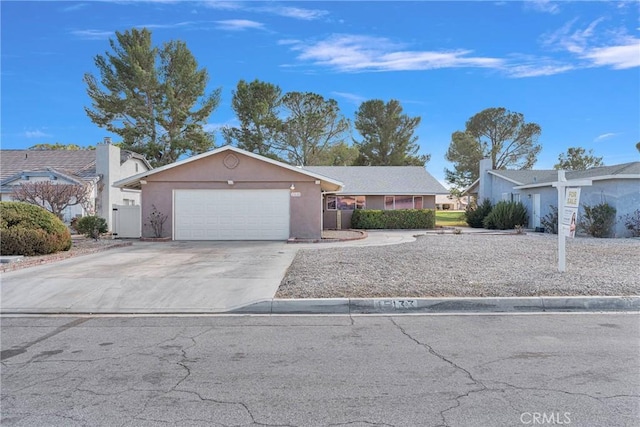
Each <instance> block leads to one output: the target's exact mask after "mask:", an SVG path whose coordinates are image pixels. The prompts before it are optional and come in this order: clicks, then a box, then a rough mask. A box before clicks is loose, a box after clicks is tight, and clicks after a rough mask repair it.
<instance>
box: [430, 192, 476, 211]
mask: <svg viewBox="0 0 640 427" xmlns="http://www.w3.org/2000/svg"><path fill="white" fill-rule="evenodd" d="M467 199H468V197H456V196H454V195H453V194H446V195H445V194H439V195H437V196H436V209H438V210H445V211H446V210H453V211H463V210H465V209H466V207H467V204H468V203H469V201H468V200H467Z"/></svg>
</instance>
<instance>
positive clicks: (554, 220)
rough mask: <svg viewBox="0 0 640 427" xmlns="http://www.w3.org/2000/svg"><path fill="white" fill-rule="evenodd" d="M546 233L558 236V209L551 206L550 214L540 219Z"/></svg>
mask: <svg viewBox="0 0 640 427" xmlns="http://www.w3.org/2000/svg"><path fill="white" fill-rule="evenodd" d="M540 224H542V226H543V227H544V231H545V233H550V234H558V207H557V206H553V205H549V213H548V214H546V215H545V216H543V217H542V218H541V219H540Z"/></svg>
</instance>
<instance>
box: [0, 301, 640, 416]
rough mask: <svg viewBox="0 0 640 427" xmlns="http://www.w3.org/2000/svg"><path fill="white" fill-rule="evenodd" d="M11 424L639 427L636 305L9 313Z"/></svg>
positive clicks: (5, 393) (5, 368) (5, 327)
mask: <svg viewBox="0 0 640 427" xmlns="http://www.w3.org/2000/svg"><path fill="white" fill-rule="evenodd" d="M0 327H1V332H2V342H1V344H2V345H1V350H2V356H1V358H2V361H1V367H2V370H1V378H0V379H1V384H2V388H1V399H2V400H1V403H2V406H1V412H0V414H1V415H0V416H1V418H0V423H1V424H2V425H3V426H5V425H6V426H14V425H18V426H34V425H54V426H80V425H91V426H107V425H108V426H155V425H187V426H201V425H202V426H205V425H207V426H210V425H218V426H231V425H233V426H250V425H268V426H271V425H273V426H276V425H278V426H330V425H348V426H372V425H373V426H518V425H530V426H533V425H554V424H555V425H571V426H630V425H637V422H638V420H639V419H640V371H639V369H638V366H639V355H640V317H639V316H638V314H637V313H636V314H625V313H617V314H613V313H611V314H576V313H570V314H530V315H513V314H510V315H506V314H505V315H430V316H421V315H407V316H393V317H391V316H207V317H189V316H175V317H151V316H150V317H64V316H58V317H53V316H52V317H2V319H1V324H0Z"/></svg>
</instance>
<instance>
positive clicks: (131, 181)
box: [113, 145, 344, 188]
mask: <svg viewBox="0 0 640 427" xmlns="http://www.w3.org/2000/svg"><path fill="white" fill-rule="evenodd" d="M225 151H233V152H236V153H238V154H242V155H245V156H247V157H251V158H253V159H256V160H260V161H263V162H265V163H270V164H272V165H275V166H279V167H281V168H284V169H288V170H290V171H294V172H298V173H300V174H302V175H306V176H309V177H312V178H316V179H320V180H321V181H325V182H328V183H330V184H333V185H335V186H337V187H339V188H342V187H344V184H343V183H342V182H340V181H336V180H334V179H332V178H329V177H326V176H323V175H320V174H317V173H313V172H309V171H308V170H305V169H301V168H299V167H296V166H291V165H288V164H286V163H282V162H278V161H277V160H273V159H270V158H268V157H264V156H260V155H258V154H255V153H251V152H249V151H245V150H241V149H240V148H236V147H233V146H231V145H225V146H224V147H220V148H216V149H214V150H211V151H207V152H206V153H202V154H198V155H196V156H192V157H189V158H188V159H184V160H180V161H178V162H174V163H171V164H168V165H164V166H161V167H159V168H156V169H152V170H150V171H145V172H142V173H139V174H136V175H133V176H130V177H128V178H124V179H121V180H119V181H116V182H114V183H113V186H114V187H125V186H131V185H136V184H138V182H139V181H140V180H141V178H145V177H149V176H151V175H155V174H157V173H160V172H163V171H166V170H169V169H173V168H175V167H177V166H182V165H184V164H187V163H190V162H193V161H196V160H200V159H203V158H205V157H209V156H213V155H215V154H219V153H223V152H225Z"/></svg>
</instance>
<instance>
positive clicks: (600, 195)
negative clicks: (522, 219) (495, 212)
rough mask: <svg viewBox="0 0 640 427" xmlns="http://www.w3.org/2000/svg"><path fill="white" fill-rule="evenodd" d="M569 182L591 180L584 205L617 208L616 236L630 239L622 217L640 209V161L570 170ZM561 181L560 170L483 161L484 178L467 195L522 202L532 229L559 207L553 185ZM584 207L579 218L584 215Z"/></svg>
mask: <svg viewBox="0 0 640 427" xmlns="http://www.w3.org/2000/svg"><path fill="white" fill-rule="evenodd" d="M565 175H566V179H567V181H568V182H569V183H570V182H571V181H572V180H579V179H590V180H591V181H592V185H591V186H584V187H581V192H580V205H581V206H582V205H585V204H586V205H590V206H593V205H597V204H600V203H602V202H607V203H608V204H610V205H611V206H613V207H614V208H616V211H617V213H616V220H618V221H617V223H616V227H615V236H616V237H624V236H628V235H629V232H628V230H626V228H625V226H624V223H623V222H622V221H619V218H620V217H621V216H624V215H626V214H631V213H633V212H634V211H635V210H637V209H640V162H631V163H624V164H619V165H613V166H602V167H597V168H591V169H587V170H584V171H567V172H566V173H565ZM556 181H558V171H557V170H554V169H551V170H492V169H491V160H490V159H484V160H482V161H481V162H480V178H479V179H477V180H476V182H474V183H473V184H472V185H471V186H470V187H469V188H468V189H467V190H465V194H473V195H475V196H476V197H477V200H478V201H482V200H484V199H489V200H490V201H491V203H492V204H494V205H495V204H496V203H497V202H499V201H501V200H511V201H520V202H522V203H523V204H524V205H525V207H526V208H527V211H528V214H529V227H530V228H535V227H540V226H541V219H542V218H544V217H545V216H546V215H548V214H549V213H550V212H551V208H550V207H551V206H553V207H557V205H558V191H557V189H556V187H553V186H552V183H554V182H556ZM583 212H584V210H583V208H582V207H581V208H580V210H579V212H578V216H581V215H582V214H583Z"/></svg>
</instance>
